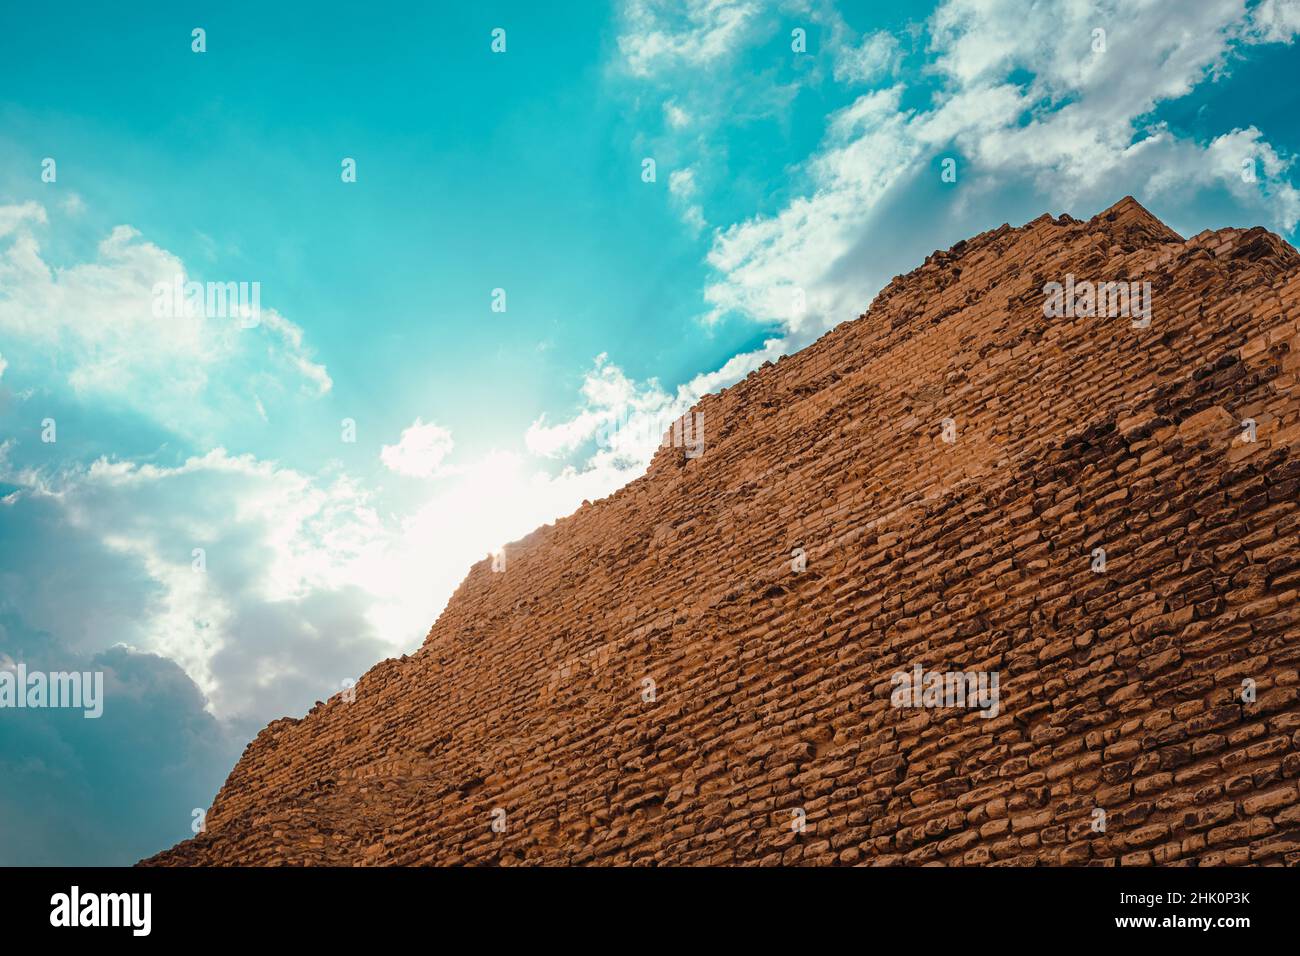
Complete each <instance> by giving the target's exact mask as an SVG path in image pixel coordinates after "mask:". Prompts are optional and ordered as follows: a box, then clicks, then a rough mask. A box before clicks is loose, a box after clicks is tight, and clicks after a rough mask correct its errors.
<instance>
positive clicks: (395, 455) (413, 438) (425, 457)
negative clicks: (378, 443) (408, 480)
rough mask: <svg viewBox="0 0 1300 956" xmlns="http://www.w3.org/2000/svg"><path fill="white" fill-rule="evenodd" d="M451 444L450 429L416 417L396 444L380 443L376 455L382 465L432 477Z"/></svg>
mask: <svg viewBox="0 0 1300 956" xmlns="http://www.w3.org/2000/svg"><path fill="white" fill-rule="evenodd" d="M454 446H455V442H453V441H452V437H451V432H449V431H448V430H447V429H445V428H443V427H442V426H441V425H435V424H434V423H433V422H428V423H427V424H426V423H425V422H424V421H422V420H421V419H419V418H417V419H416V420H415V423H414V424H413V425H411V426H410V427H409V428H407V429H405V430H404V431H403V432H402V437H401V439H400V440H399V441H398V442H397V444H396V445H385V446H384V447H383V449H382V450H381V451H380V453H379V457H380V460H381V461H383V463H384V467H386V468H387V469H388V470H389V471H395V472H397V474H399V475H409V476H411V477H413V478H432V477H433V476H434V475H436V474H437V473H438V469H439V468H440V467H441V466H442V461H443V459H444V458H446V457H447V456H448V455H449V454H451V450H452V448H453V447H454Z"/></svg>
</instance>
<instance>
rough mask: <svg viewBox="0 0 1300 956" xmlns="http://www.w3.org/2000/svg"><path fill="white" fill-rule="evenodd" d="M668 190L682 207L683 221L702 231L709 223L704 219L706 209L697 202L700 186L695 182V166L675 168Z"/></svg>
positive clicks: (669, 177)
mask: <svg viewBox="0 0 1300 956" xmlns="http://www.w3.org/2000/svg"><path fill="white" fill-rule="evenodd" d="M668 192H669V194H670V195H671V196H672V197H673V199H674V200H675V201H676V203H677V205H678V207H679V208H680V209H681V213H682V219H683V221H685V223H686V224H687V225H688V226H690V227H691V229H693V230H694V231H695V232H700V231H701V230H702V229H704V228H705V227H706V226H707V225H708V223H707V222H705V220H704V210H703V209H702V208H701V207H700V204H699V203H698V202H695V197H696V195H697V194H698V193H699V187H698V186H697V185H696V183H695V170H694V168H693V167H690V166H687V167H686V168H685V169H674V170H673V171H672V173H670V174H669V176H668Z"/></svg>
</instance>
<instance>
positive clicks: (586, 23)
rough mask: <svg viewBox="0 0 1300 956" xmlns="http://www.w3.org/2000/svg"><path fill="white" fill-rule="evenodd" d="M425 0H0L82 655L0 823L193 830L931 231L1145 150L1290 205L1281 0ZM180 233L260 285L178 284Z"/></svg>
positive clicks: (0, 654) (927, 239)
mask: <svg viewBox="0 0 1300 956" xmlns="http://www.w3.org/2000/svg"><path fill="white" fill-rule="evenodd" d="M438 6H439V8H438V9H432V8H431V5H423V4H412V5H410V8H409V9H406V10H402V11H398V12H387V11H367V10H360V9H358V8H356V7H355V6H354V5H339V6H337V7H336V8H331V5H329V4H322V3H312V4H277V5H274V9H270V8H268V5H266V4H254V3H223V4H176V3H140V4H131V5H129V8H121V7H114V8H105V7H103V6H102V5H100V4H72V5H71V6H68V5H64V6H61V7H58V8H46V7H41V6H40V5H36V6H33V5H18V6H15V5H9V6H7V7H5V8H4V9H3V11H0V62H3V63H4V64H5V65H4V67H3V76H4V82H3V83H2V84H0V666H2V667H9V666H14V665H16V663H17V662H25V663H26V664H27V665H28V667H29V668H36V667H43V668H46V669H49V670H72V669H82V670H88V669H94V670H102V671H104V672H105V674H106V683H107V696H106V701H105V715H104V717H103V718H102V719H100V720H98V721H83V720H82V719H81V718H80V715H79V714H71V715H69V714H67V713H60V712H57V711H45V712H41V711H24V712H17V711H3V710H0V764H3V773H0V820H4V821H6V823H5V825H4V826H3V828H0V863H55V862H63V863H123V862H130V861H133V860H134V859H136V858H138V857H140V856H142V855H146V854H148V853H151V852H153V851H155V850H157V849H159V848H161V847H162V846H164V845H169V844H170V843H172V842H174V841H176V840H178V839H182V838H184V837H186V836H188V835H189V833H190V821H191V811H192V809H193V808H196V807H200V808H201V807H205V806H207V804H208V802H209V801H210V800H211V798H212V796H213V794H214V793H215V791H216V789H217V787H218V786H219V785H220V783H221V781H222V780H223V778H224V775H225V773H226V772H227V771H228V770H229V768H230V766H231V765H232V763H233V761H234V759H235V758H236V757H237V756H238V753H239V752H240V750H241V749H242V747H243V745H244V744H245V743H246V742H247V740H248V739H250V738H251V736H252V735H253V734H255V733H256V732H257V730H258V729H260V728H261V727H262V726H263V725H264V724H265V723H266V722H267V721H269V720H271V719H274V718H275V717H278V716H282V715H284V714H292V715H301V714H302V713H303V712H305V711H306V710H307V709H308V708H309V707H310V706H311V705H312V703H313V702H314V701H315V700H317V699H323V698H324V697H326V696H328V695H330V694H332V693H334V692H337V691H338V690H339V689H340V687H341V683H342V681H344V680H345V679H348V678H355V677H357V676H359V675H360V673H361V672H363V671H364V670H365V669H367V668H368V667H369V666H371V665H372V664H373V663H375V662H377V661H378V660H380V659H382V658H383V657H385V656H390V655H394V654H400V653H403V652H409V651H411V650H413V649H414V648H415V647H417V646H418V645H419V643H420V641H421V639H422V637H423V635H424V633H425V631H426V630H427V628H428V626H429V625H430V624H431V623H432V621H433V620H434V618H435V617H436V615H437V613H438V611H439V610H440V609H441V607H442V606H443V604H444V603H445V601H446V599H447V597H448V596H449V595H450V593H451V591H452V589H454V587H455V586H456V584H457V583H458V582H459V581H460V579H461V578H462V577H463V575H464V574H465V572H466V571H467V569H468V567H469V565H470V563H471V562H473V561H474V560H478V559H480V558H481V557H482V556H483V555H484V554H485V553H486V552H487V551H488V550H489V549H491V548H493V547H496V546H498V545H500V544H502V543H503V542H507V541H509V540H512V539H514V538H518V537H520V536H522V535H523V534H525V533H527V532H528V531H529V530H531V529H532V528H533V527H534V526H536V525H537V524H539V523H542V522H545V521H551V520H554V519H555V518H556V517H558V516H561V515H564V514H567V513H569V512H570V511H572V510H573V509H574V508H575V507H576V506H577V505H578V504H580V503H581V501H582V500H583V499H584V498H595V497H599V496H601V495H604V494H607V493H609V492H610V491H612V490H614V489H615V488H617V487H619V486H621V485H622V484H624V483H625V482H626V481H628V480H630V479H631V478H633V477H635V476H636V475H638V474H640V473H641V471H642V470H643V469H644V467H645V464H646V462H647V460H648V456H649V455H650V453H651V452H652V451H653V447H654V444H655V441H656V440H657V436H658V434H659V432H660V431H661V430H662V428H661V426H664V425H666V422H668V421H670V420H671V418H672V417H673V416H674V415H677V414H680V413H681V412H683V411H684V410H685V409H686V408H688V407H689V405H690V403H691V401H692V400H693V399H694V398H696V397H697V396H698V395H700V394H702V393H703V392H706V391H711V390H715V389H717V388H721V387H724V386H726V385H728V384H730V383H732V382H734V381H737V380H739V379H740V378H743V377H744V375H745V374H747V373H748V372H749V371H751V370H752V369H754V368H755V367H757V366H758V365H760V364H761V363H762V362H763V361H765V360H767V359H770V358H775V357H777V356H778V355H780V354H782V353H785V352H789V351H794V350H796V349H798V348H800V347H802V346H804V345H806V344H807V343H809V342H811V341H812V340H814V339H815V338H817V337H818V336H819V335H821V334H822V333H824V332H825V331H826V330H827V329H829V328H831V327H833V326H834V325H835V324H837V323H839V322H842V321H846V320H849V319H852V318H854V317H856V316H857V315H858V314H859V313H861V312H862V311H864V310H865V309H866V307H867V306H868V305H869V303H870V300H871V297H872V295H873V294H874V293H875V292H876V291H877V290H878V289H879V288H881V287H882V286H883V285H884V284H885V283H886V282H887V281H888V280H889V279H890V278H891V277H892V276H893V275H895V274H897V273H900V272H905V271H908V270H909V269H911V268H913V267H915V266H916V265H918V264H919V263H920V261H921V260H922V259H923V258H924V256H925V255H926V254H928V253H929V252H931V251H932V250H934V249H935V248H946V247H947V246H949V245H951V244H952V243H954V242H956V241H957V240H959V239H962V238H965V237H967V236H969V235H972V234H974V233H976V232H979V231H982V230H984V229H989V228H993V227H996V226H998V225H1000V224H1001V223H1003V222H1011V223H1013V224H1019V223H1022V222H1024V221H1027V220H1029V219H1032V218H1034V217H1035V216H1037V215H1039V214H1041V213H1043V212H1051V213H1053V214H1055V213H1060V212H1068V213H1070V214H1072V215H1075V216H1078V217H1081V218H1082V217H1087V216H1090V215H1092V214H1094V213H1095V212H1097V211H1098V210H1100V209H1102V208H1104V207H1105V206H1108V205H1110V204H1111V203H1112V202H1114V201H1115V200H1117V199H1119V198H1120V197H1121V196H1123V195H1125V194H1129V193H1131V194H1133V195H1135V196H1137V197H1138V199H1139V200H1141V201H1142V202H1143V203H1144V204H1146V205H1147V206H1148V208H1150V209H1151V210H1152V211H1153V212H1155V213H1156V214H1157V215H1159V216H1161V217H1162V218H1164V219H1165V220H1166V222H1168V223H1169V224H1170V225H1171V226H1173V228H1175V229H1177V230H1179V231H1180V232H1182V233H1183V234H1184V235H1190V234H1193V233H1195V232H1198V231H1200V230H1202V229H1205V228H1217V227H1221V226H1227V225H1234V226H1252V225H1260V224H1262V225H1265V226H1267V227H1269V228H1270V229H1273V230H1274V231H1276V232H1278V233H1280V234H1282V235H1283V236H1285V237H1286V238H1288V239H1290V240H1291V241H1292V242H1295V241H1296V238H1297V236H1296V227H1297V221H1298V220H1300V193H1298V192H1297V190H1296V187H1295V185H1294V183H1295V181H1296V179H1297V173H1296V170H1295V168H1294V166H1293V157H1294V156H1295V155H1296V153H1297V151H1298V150H1300V121H1298V120H1297V117H1300V111H1298V110H1297V102H1296V99H1297V97H1296V93H1295V85H1294V83H1293V82H1292V80H1293V79H1294V77H1295V76H1297V75H1298V73H1297V66H1298V65H1300V63H1298V60H1297V53H1296V45H1295V36H1296V33H1297V31H1300V3H1297V2H1295V0H1286V2H1284V0H1265V2H1254V3H1247V2H1244V0H1187V2H1184V3H1180V4H1177V5H1170V4H1167V3H1156V2H1136V0H1111V2H1106V3H1097V4H1093V5H1089V4H1086V3H1068V2H1063V0H1062V2H1039V3H1035V4H1033V5H1031V6H1027V5H1025V4H1023V3H1021V4H1017V3H1012V2H1006V0H943V2H939V3H935V2H926V3H921V2H895V3H890V4H868V3H859V4H842V5H837V4H833V3H830V2H820V0H790V2H784V3H782V2H768V3H760V2H748V0H687V2H681V3H667V2H663V3H660V2H650V0H629V2H625V3H614V4H610V5H602V4H597V3H592V2H582V3H569V4H566V3H560V4H545V5H539V4H524V3H482V4H467V5H465V6H466V7H467V8H471V9H468V10H467V11H466V12H456V11H453V10H447V9H441V8H442V7H444V6H446V5H438ZM196 27H202V28H203V29H204V30H206V51H205V52H202V53H196V52H194V51H193V50H192V49H191V45H192V38H191V31H192V30H193V29H194V28H196ZM495 28H502V29H504V30H505V38H506V48H505V51H504V52H501V53H496V52H493V50H492V49H491V43H492V31H493V30H494V29H495ZM795 30H802V31H804V33H805V37H806V39H805V48H804V50H803V51H796V50H795V49H793V46H794V45H795V37H794V35H793V33H792V31H795ZM1098 30H1102V31H1104V36H1103V37H1102V38H1101V41H1100V42H1099V39H1098V34H1097V33H1096V31H1098ZM47 158H50V159H53V160H54V161H55V164H56V165H55V171H56V178H55V179H54V181H52V182H46V181H43V179H42V169H43V165H42V164H43V161H44V160H45V159H47ZM345 158H351V159H354V160H355V162H356V170H357V175H356V181H355V182H344V181H343V177H342V176H341V164H342V161H343V160H344V159H345ZM945 158H949V159H953V160H955V161H956V164H957V165H956V169H957V177H956V181H955V182H945V181H943V179H942V177H941V176H940V172H941V169H942V165H943V160H944V159H945ZM646 159H653V160H654V162H655V177H654V180H653V181H652V182H647V181H645V179H644V177H643V168H644V167H643V161H644V160H646ZM1243 163H1244V164H1247V165H1249V168H1250V170H1251V173H1252V174H1253V175H1249V176H1247V175H1243V168H1244V167H1243ZM176 275H182V276H183V277H184V278H185V280H187V281H197V282H222V283H224V282H250V283H251V282H254V281H256V282H258V283H260V296H261V298H260V301H261V314H260V320H259V322H258V324H257V325H256V326H255V327H253V328H241V327H240V324H239V323H238V322H236V321H232V320H231V319H229V318H223V317H211V316H209V317H200V318H198V319H185V318H183V317H182V318H177V319H166V320H160V319H159V318H157V317H156V316H154V315H152V314H151V311H150V306H151V302H152V293H153V288H154V286H155V284H156V283H158V282H160V281H164V282H169V281H171V279H172V277H174V276H176ZM496 289H503V290H504V291H505V302H506V308H505V311H503V312H501V311H493V309H492V303H493V295H494V290H496ZM795 290H799V294H800V296H801V297H802V301H803V302H804V303H805V305H804V307H803V308H802V309H796V308H794V307H793V303H794V302H795V301H796V296H795ZM47 419H53V420H54V422H55V423H56V426H57V431H56V438H57V440H56V441H54V442H48V441H42V430H43V425H42V423H43V422H45V421H46V420H47ZM345 419H346V420H350V421H352V422H354V423H355V441H345V440H343V422H344V420H345ZM619 426H622V427H619ZM195 548H201V549H203V553H204V555H205V568H204V569H203V570H201V571H198V570H195V568H194V559H193V557H192V555H193V549H195ZM17 821H22V824H21V826H15V824H16V823H17Z"/></svg>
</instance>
